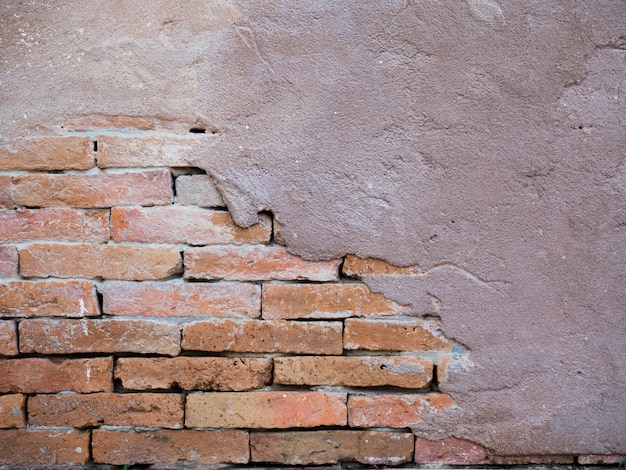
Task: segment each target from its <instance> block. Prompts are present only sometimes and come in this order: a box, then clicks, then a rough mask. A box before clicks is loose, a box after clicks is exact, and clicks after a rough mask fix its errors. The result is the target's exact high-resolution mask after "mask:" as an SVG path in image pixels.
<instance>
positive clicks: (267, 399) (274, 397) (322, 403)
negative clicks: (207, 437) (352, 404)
mask: <svg viewBox="0 0 626 470" xmlns="http://www.w3.org/2000/svg"><path fill="white" fill-rule="evenodd" d="M346 421H347V411H346V395H345V394H343V393H321V392H286V391H285V392H244V393H241V392H240V393H233V392H221V393H220V392H218V393H192V394H189V395H187V405H186V409H185V426H186V427H188V428H195V427H198V428H313V427H317V426H345V425H346Z"/></svg>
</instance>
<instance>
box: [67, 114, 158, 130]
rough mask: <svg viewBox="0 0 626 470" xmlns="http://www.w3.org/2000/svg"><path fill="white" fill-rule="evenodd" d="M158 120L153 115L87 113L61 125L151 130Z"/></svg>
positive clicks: (93, 128)
mask: <svg viewBox="0 0 626 470" xmlns="http://www.w3.org/2000/svg"><path fill="white" fill-rule="evenodd" d="M158 124H159V121H158V120H157V119H156V118H154V117H143V116H124V115H112V114H89V115H86V116H76V117H73V118H69V119H67V120H66V121H65V122H64V123H63V127H64V128H65V129H66V130H69V131H89V130H96V129H106V128H117V129H140V130H143V131H147V130H153V129H155V128H156V127H157V125H158Z"/></svg>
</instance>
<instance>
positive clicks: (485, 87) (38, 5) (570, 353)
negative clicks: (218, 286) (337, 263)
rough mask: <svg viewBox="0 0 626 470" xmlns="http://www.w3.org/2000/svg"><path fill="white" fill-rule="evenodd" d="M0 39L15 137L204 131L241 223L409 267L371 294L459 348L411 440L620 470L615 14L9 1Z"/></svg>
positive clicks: (619, 25)
mask: <svg viewBox="0 0 626 470" xmlns="http://www.w3.org/2000/svg"><path fill="white" fill-rule="evenodd" d="M0 38H1V41H2V42H1V44H0V47H1V48H2V66H1V68H0V102H2V103H3V107H2V111H1V115H2V120H1V123H0V135H1V136H2V138H3V139H4V140H5V141H7V142H10V140H11V139H12V138H13V137H16V136H20V135H31V134H38V133H48V134H49V133H50V132H53V133H59V134H62V133H63V132H64V131H65V129H64V128H63V127H62V126H63V123H64V122H65V121H66V120H67V119H68V118H69V117H80V116H81V115H91V114H104V115H130V116H151V117H153V118H155V119H156V120H157V122H158V123H160V124H159V125H160V126H161V127H163V128H167V129H173V130H175V131H186V130H188V129H189V128H190V127H198V126H201V127H204V128H206V129H207V130H208V131H210V132H215V133H216V134H215V136H214V138H212V142H213V144H212V145H210V146H207V145H198V146H197V148H196V151H195V152H194V155H191V156H190V164H193V165H195V166H199V167H202V168H203V169H205V170H206V171H207V172H208V173H209V174H210V175H211V177H212V178H213V179H214V180H215V181H216V182H217V184H218V188H219V190H220V192H221V194H222V196H223V198H224V200H225V202H226V204H227V205H228V207H229V209H230V210H231V212H232V214H233V218H234V220H235V221H236V222H238V223H239V224H241V225H246V226H247V225H250V224H252V223H253V222H256V221H257V219H258V215H257V213H258V212H259V211H262V210H270V211H272V212H273V213H274V215H275V216H276V218H277V220H278V221H280V223H281V224H282V229H281V232H282V235H283V238H284V240H285V241H286V243H287V245H288V247H289V249H290V250H291V251H292V252H294V253H297V254H300V255H303V256H304V257H306V258H308V259H331V258H335V257H339V256H342V255H344V254H346V253H354V254H356V255H358V256H361V257H368V256H369V257H376V258H380V259H384V260H387V261H389V262H391V263H393V264H397V265H419V266H420V268H421V269H422V271H423V272H424V273H423V274H413V275H406V276H387V277H378V278H376V277H373V276H372V277H369V278H365V281H366V282H367V283H368V285H370V287H372V288H373V289H375V290H376V291H379V292H382V293H384V294H385V295H386V296H387V297H389V298H391V299H394V300H396V301H398V302H400V303H402V304H409V305H411V306H412V311H413V313H414V314H415V315H422V314H436V315H439V316H440V317H441V319H442V329H443V331H444V333H445V334H446V335H447V336H448V337H450V338H454V339H456V340H457V341H459V342H460V343H462V344H464V345H465V346H467V347H468V348H469V349H470V350H471V359H472V361H473V362H474V364H475V366H474V367H473V368H471V369H470V370H469V371H467V372H464V373H457V374H454V375H452V377H451V379H450V380H449V381H448V382H447V383H445V384H443V385H442V389H443V391H445V392H448V393H451V394H452V396H453V397H454V399H455V400H456V402H457V403H458V405H459V407H460V409H459V410H457V411H455V412H454V413H450V414H448V415H447V416H446V415H437V421H435V422H427V423H425V424H424V426H423V429H421V430H420V432H421V433H423V435H425V436H431V437H432V436H444V435H454V436H456V437H459V438H464V439H469V440H471V441H475V442H477V443H480V444H481V445H484V446H486V447H488V448H489V449H491V450H492V451H493V452H495V453H498V454H545V453H550V454H564V453H596V454H603V453H624V452H626V433H625V432H624V430H625V429H626V400H624V390H625V389H626V367H624V358H626V340H625V337H626V335H625V333H626V329H625V326H624V325H625V324H626V322H625V321H624V315H625V312H624V310H625V305H626V295H625V286H626V267H625V266H626V263H625V261H626V209H625V204H624V196H625V192H626V163H625V161H626V159H625V153H626V131H625V129H626V80H625V77H626V50H623V49H620V45H622V44H624V43H626V2H625V1H624V0H598V1H591V0H588V1H585V0H558V1H557V0H555V1H550V2H544V1H538V0H531V1H529V0H499V1H498V0H465V1H461V0H439V1H435V0H420V1H417V0H415V1H411V0H408V1H389V2H375V1H364V2H331V1H322V0H320V1H316V2H292V1H282V2H281V1H275V2H263V1H256V0H255V1H246V2H244V1H241V2H229V1H226V0H224V1H217V2H191V1H179V2H165V1H163V2H154V3H151V5H150V7H149V8H148V7H146V5H145V3H142V2H137V1H127V2H118V1H114V2H104V1H98V2H89V3H85V2H79V1H78V0H71V1H61V0H50V1H47V2H2V4H1V5H0ZM433 296H434V297H436V298H438V299H439V300H440V302H441V303H440V304H439V303H437V304H436V305H434V304H433V303H432V299H433Z"/></svg>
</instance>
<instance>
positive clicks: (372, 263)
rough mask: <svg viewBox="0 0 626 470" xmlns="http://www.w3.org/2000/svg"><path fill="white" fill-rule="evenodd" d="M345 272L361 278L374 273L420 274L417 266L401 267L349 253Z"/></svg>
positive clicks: (345, 261) (344, 265)
mask: <svg viewBox="0 0 626 470" xmlns="http://www.w3.org/2000/svg"><path fill="white" fill-rule="evenodd" d="M342 272H343V274H345V275H346V276H348V277H354V278H358V279H361V278H362V277H363V276H372V275H384V274H391V275H404V276H406V275H409V274H419V273H420V271H419V268H418V267H417V266H407V267H400V266H394V265H392V264H389V263H387V262H385V261H383V260H380V259H375V258H359V257H357V256H354V255H347V256H346V258H345V260H344V263H343V269H342Z"/></svg>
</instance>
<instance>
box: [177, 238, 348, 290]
mask: <svg viewBox="0 0 626 470" xmlns="http://www.w3.org/2000/svg"><path fill="white" fill-rule="evenodd" d="M338 271H339V260H333V261H321V262H313V261H305V260H303V259H302V258H300V257H299V256H295V255H292V254H290V253H289V252H288V251H287V250H286V249H285V248H283V247H278V246H264V245H247V246H238V247H234V246H214V247H202V248H189V249H187V250H185V277H186V278H188V279H229V280H235V281H263V280H281V281H291V280H309V281H334V280H337V279H338Z"/></svg>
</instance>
